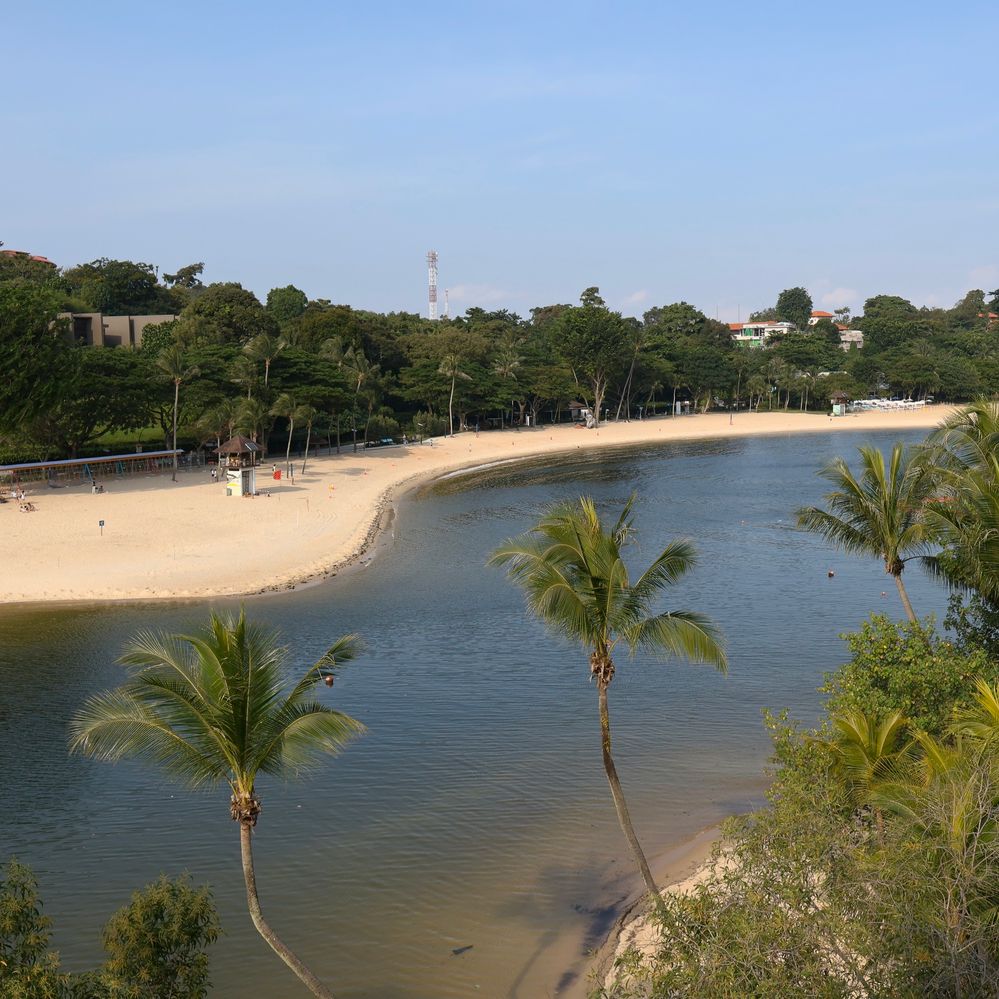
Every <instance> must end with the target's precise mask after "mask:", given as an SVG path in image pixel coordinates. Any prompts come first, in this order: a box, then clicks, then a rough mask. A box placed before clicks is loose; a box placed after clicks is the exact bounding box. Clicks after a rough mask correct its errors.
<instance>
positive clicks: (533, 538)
mask: <svg viewBox="0 0 999 999" xmlns="http://www.w3.org/2000/svg"><path fill="white" fill-rule="evenodd" d="M633 502H634V497H632V499H631V500H629V501H628V503H627V504H626V505H625V507H624V510H623V511H622V513H621V515H620V517H619V518H618V520H617V522H616V523H615V524H614V525H613V526H612V527H611V528H610V529H609V530H608V529H607V528H606V527H605V526H604V524H603V523H602V522H601V520H600V516H599V514H598V513H597V509H596V506H595V505H594V502H593V500H592V499H589V498H586V497H583V498H581V499H580V500H579V501H578V502H576V503H560V504H558V505H557V506H554V507H552V508H551V509H550V510H549V511H548V512H547V513H546V514H545V515H544V516H543V517H542V518H541V520H540V521H538V523H537V524H536V525H535V526H534V527H533V528H532V529H531V530H530V531H528V532H527V533H526V534H523V535H521V536H520V537H518V538H513V539H511V540H509V541H507V542H505V543H504V544H502V545H500V547H499V548H497V549H496V551H495V552H493V554H492V556H491V557H490V560H489V561H490V564H492V565H502V566H506V567H507V569H508V573H509V576H510V579H511V580H512V581H513V582H515V583H516V584H517V585H519V586H521V587H522V588H523V590H524V593H525V595H526V598H527V605H528V607H529V608H530V609H531V611H532V612H533V613H534V614H536V615H537V616H538V617H539V618H540V619H541V620H542V621H544V622H545V624H547V625H548V627H549V628H550V629H551V630H552V631H554V632H556V633H557V634H561V635H563V636H565V637H566V638H568V639H569V640H570V641H572V642H575V643H578V644H579V645H582V646H583V648H584V649H587V650H589V653H590V657H589V661H590V674H591V677H592V678H593V680H594V681H595V683H596V688H597V700H598V709H599V714H600V737H601V746H602V752H603V764H604V770H605V772H606V774H607V782H608V783H609V785H610V790H611V796H612V797H613V799H614V807H615V809H616V810H617V817H618V821H619V822H620V824H621V830H622V831H623V833H624V835H625V838H626V839H627V841H628V845H629V847H630V848H631V852H632V854H633V856H634V858H635V863H636V864H637V865H638V869H639V871H640V872H641V875H642V878H643V880H644V881H645V885H646V887H647V888H648V890H649V894H650V896H651V897H652V899H653V901H654V902H655V903H656V904H657V905H658V903H659V899H660V897H659V891H658V888H657V887H656V883H655V881H654V880H653V877H652V872H651V870H650V869H649V864H648V861H647V860H646V859H645V854H644V852H643V851H642V847H641V844H640V843H639V841H638V836H637V835H636V833H635V829H634V826H633V825H632V822H631V816H630V814H629V812H628V805H627V802H626V801H625V797H624V791H623V790H622V788H621V781H620V779H619V777H618V773H617V767H616V765H615V763H614V758H613V755H612V753H611V731H610V715H609V711H608V706H607V690H608V688H609V687H610V684H611V680H613V678H614V673H615V669H616V666H615V663H614V652H615V650H616V649H617V647H618V645H619V644H623V645H624V646H626V647H627V648H628V649H629V650H630V652H631V653H632V654H634V653H635V652H637V651H639V650H641V651H643V652H650V653H652V654H654V655H657V656H662V657H666V656H683V657H685V658H687V659H691V660H694V661H697V662H708V663H713V664H714V665H715V666H717V667H718V668H719V669H724V668H725V653H724V651H723V649H722V647H721V643H720V640H719V636H718V632H717V630H716V628H715V626H714V625H713V624H712V623H711V622H710V621H709V620H708V619H707V618H705V617H704V616H702V615H701V614H697V613H693V612H691V611H665V612H660V613H655V612H654V610H653V606H654V604H655V601H656V598H657V597H658V596H659V595H660V594H661V593H662V591H663V590H665V589H666V588H667V587H669V586H671V585H672V584H673V583H675V582H677V581H678V580H679V579H680V578H681V577H682V576H683V575H685V574H686V573H687V571H688V570H689V569H690V568H691V567H692V566H693V564H694V561H695V553H694V548H693V546H692V545H691V544H690V543H689V542H686V541H673V542H671V543H670V544H669V545H667V547H666V548H665V549H664V550H663V551H662V553H661V554H660V555H658V556H657V557H656V558H655V559H654V560H653V562H652V564H651V565H650V566H649V567H648V569H646V570H645V572H643V573H642V575H641V576H640V577H639V578H638V579H637V580H635V582H634V583H632V582H631V579H630V576H629V573H628V568H627V566H626V565H625V563H624V559H623V558H622V554H621V553H622V549H623V548H624V546H625V545H626V544H627V543H628V542H629V540H630V539H631V538H632V536H633V534H634V528H633V523H632V506H633Z"/></svg>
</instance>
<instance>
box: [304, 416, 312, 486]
mask: <svg viewBox="0 0 999 999" xmlns="http://www.w3.org/2000/svg"><path fill="white" fill-rule="evenodd" d="M311 442H312V420H309V423H308V430H306V432H305V457H304V458H303V459H302V475H305V466H306V464H307V463H308V460H309V444H310V443H311Z"/></svg>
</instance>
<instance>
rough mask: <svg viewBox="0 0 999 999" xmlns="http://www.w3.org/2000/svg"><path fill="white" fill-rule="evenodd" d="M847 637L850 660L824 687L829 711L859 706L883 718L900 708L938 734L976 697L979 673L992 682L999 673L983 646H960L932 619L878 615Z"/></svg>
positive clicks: (905, 713)
mask: <svg viewBox="0 0 999 999" xmlns="http://www.w3.org/2000/svg"><path fill="white" fill-rule="evenodd" d="M842 637H843V638H844V639H845V640H846V643H847V645H848V646H849V648H850V653H851V659H850V661H849V662H848V663H846V664H845V665H843V666H842V667H841V668H840V669H839V670H837V671H836V672H835V673H828V674H826V678H825V683H824V684H823V686H822V687H820V688H819V689H820V691H821V692H822V693H824V694H828V695H829V700H828V702H827V704H826V708H827V710H828V711H829V713H830V714H838V713H840V712H841V711H843V709H845V708H848V707H859V708H860V709H861V710H863V711H864V712H865V713H866V714H868V715H873V716H875V717H879V718H881V717H884V716H885V715H886V714H888V713H889V712H891V711H894V710H896V709H897V710H900V711H901V712H902V713H903V714H904V715H905V716H906V717H907V718H908V719H909V720H910V721H911V722H912V724H913V725H914V726H916V727H917V728H920V729H922V730H923V731H926V732H929V733H930V734H932V735H939V734H941V733H942V732H943V731H944V730H945V729H946V727H947V724H948V723H949V722H950V720H951V718H952V716H953V713H954V709H955V708H961V707H965V706H967V705H968V704H969V703H970V702H971V699H972V696H973V693H974V682H973V681H974V678H975V677H978V676H982V677H985V679H987V680H988V681H989V682H993V681H994V680H995V679H996V677H997V674H999V670H997V667H996V664H995V663H994V662H993V661H991V660H990V658H989V656H988V655H987V654H986V653H985V652H984V651H982V650H980V649H973V650H971V651H961V650H960V649H959V648H958V647H957V646H956V645H955V644H954V643H953V642H951V641H948V640H947V639H944V638H941V637H940V636H939V635H937V634H936V632H935V629H934V627H933V623H932V621H926V622H922V623H907V622H906V623H901V622H895V621H892V620H890V619H889V618H887V617H885V616H884V615H880V614H876V615H873V616H872V617H871V619H870V621H866V622H865V623H864V624H863V626H862V627H861V629H860V631H858V632H853V633H851V634H847V635H843V636H842Z"/></svg>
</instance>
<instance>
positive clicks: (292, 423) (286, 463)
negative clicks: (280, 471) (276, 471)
mask: <svg viewBox="0 0 999 999" xmlns="http://www.w3.org/2000/svg"><path fill="white" fill-rule="evenodd" d="M294 432H295V421H294V420H289V421H288V449H287V450H286V451H285V453H284V470H285V473H286V474H287V473H288V469H289V468H290V467H291V435H292V434H293V433H294Z"/></svg>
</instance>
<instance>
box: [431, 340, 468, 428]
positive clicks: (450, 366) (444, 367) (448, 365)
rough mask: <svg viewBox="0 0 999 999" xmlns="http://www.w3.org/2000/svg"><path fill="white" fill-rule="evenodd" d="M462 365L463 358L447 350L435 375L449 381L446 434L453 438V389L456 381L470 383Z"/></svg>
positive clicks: (456, 352) (453, 351) (454, 351)
mask: <svg viewBox="0 0 999 999" xmlns="http://www.w3.org/2000/svg"><path fill="white" fill-rule="evenodd" d="M463 363H464V358H463V357H462V355H461V354H460V353H459V352H458V351H456V350H449V351H447V353H445V354H444V356H443V357H441V362H440V365H439V366H438V368H437V373H438V374H441V375H446V376H447V377H448V378H450V379H451V393H450V395H449V396H448V399H447V432H448V436H450V437H454V387H455V384H456V383H457V381H458V379H459V378H460V379H462V380H463V381H466V382H468V381H471V380H472V376H471V375H470V374H468V372H466V371H463V370H462V367H461V366H462V364H463Z"/></svg>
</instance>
